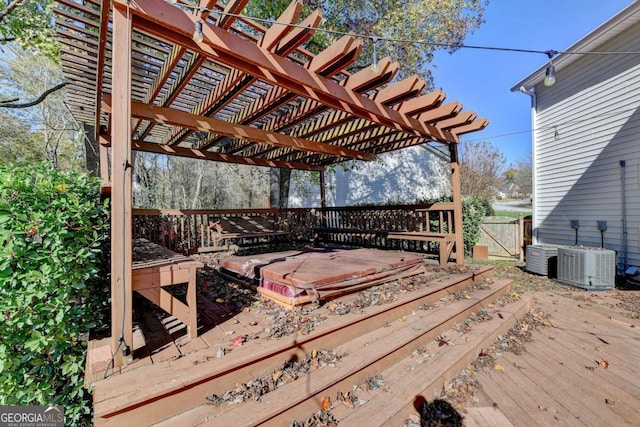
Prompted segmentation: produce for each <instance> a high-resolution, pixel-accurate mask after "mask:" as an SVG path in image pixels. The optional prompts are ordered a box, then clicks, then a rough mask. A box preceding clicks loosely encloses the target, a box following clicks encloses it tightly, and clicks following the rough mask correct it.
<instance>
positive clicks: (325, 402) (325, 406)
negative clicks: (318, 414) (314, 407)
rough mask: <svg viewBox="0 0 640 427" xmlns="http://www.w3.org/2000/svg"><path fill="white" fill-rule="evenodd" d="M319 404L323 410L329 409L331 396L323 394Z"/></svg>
mask: <svg viewBox="0 0 640 427" xmlns="http://www.w3.org/2000/svg"><path fill="white" fill-rule="evenodd" d="M321 406H322V409H323V410H324V411H328V410H329V409H331V398H330V397H329V396H325V397H324V398H323V399H322V403H321Z"/></svg>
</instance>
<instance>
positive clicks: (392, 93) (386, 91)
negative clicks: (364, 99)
mask: <svg viewBox="0 0 640 427" xmlns="http://www.w3.org/2000/svg"><path fill="white" fill-rule="evenodd" d="M426 87H427V83H425V81H424V80H422V79H421V78H420V77H419V76H416V75H413V76H410V77H407V78H406V79H404V80H402V81H400V82H397V83H395V84H392V85H390V86H387V87H385V88H383V89H380V90H379V91H378V93H377V94H376V95H375V96H373V99H375V100H376V101H377V102H379V103H380V104H382V105H386V106H391V105H394V104H397V103H399V102H402V101H406V100H409V99H411V98H414V97H416V96H418V95H420V93H421V92H422V91H423V90H424V88H426ZM398 111H400V110H398Z"/></svg>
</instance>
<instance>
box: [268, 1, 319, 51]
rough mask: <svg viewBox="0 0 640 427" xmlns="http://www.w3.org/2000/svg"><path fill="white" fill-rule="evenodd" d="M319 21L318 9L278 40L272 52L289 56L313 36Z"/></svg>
mask: <svg viewBox="0 0 640 427" xmlns="http://www.w3.org/2000/svg"><path fill="white" fill-rule="evenodd" d="M321 21H322V11H321V10H320V9H316V10H314V11H313V12H312V13H311V15H309V16H307V17H306V18H305V19H304V21H302V22H301V23H300V24H298V26H297V27H295V28H294V29H293V30H291V31H290V32H289V34H287V35H286V36H284V37H283V38H282V40H280V42H279V43H278V45H277V46H276V48H275V50H274V52H275V53H277V54H278V55H280V56H287V55H289V54H290V53H291V52H293V51H294V50H296V49H297V48H298V46H300V45H302V44H304V43H305V42H306V41H307V40H309V39H310V38H311V36H313V34H314V33H315V30H316V28H317V27H318V25H320V22H321Z"/></svg>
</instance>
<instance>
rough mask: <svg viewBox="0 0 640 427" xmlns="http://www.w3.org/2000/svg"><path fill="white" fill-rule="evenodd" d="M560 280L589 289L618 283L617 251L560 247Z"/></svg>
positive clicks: (602, 287) (604, 287) (599, 288)
mask: <svg viewBox="0 0 640 427" xmlns="http://www.w3.org/2000/svg"><path fill="white" fill-rule="evenodd" d="M558 281H559V282H562V283H566V284H568V285H572V286H577V287H579V288H583V289H587V290H606V289H612V288H613V287H615V284H616V253H615V252H614V251H612V250H608V249H601V248H583V247H568V248H558Z"/></svg>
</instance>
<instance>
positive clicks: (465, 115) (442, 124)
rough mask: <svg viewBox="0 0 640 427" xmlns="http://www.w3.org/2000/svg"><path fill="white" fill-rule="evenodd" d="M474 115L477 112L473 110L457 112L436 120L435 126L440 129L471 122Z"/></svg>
mask: <svg viewBox="0 0 640 427" xmlns="http://www.w3.org/2000/svg"><path fill="white" fill-rule="evenodd" d="M476 116H477V114H476V113H475V112H473V111H465V112H462V113H460V114H458V115H457V116H454V117H451V118H449V119H444V120H440V121H438V122H436V126H437V127H439V128H442V129H451V128H456V127H459V126H462V125H466V124H468V123H471V122H472V121H473V120H475V118H476Z"/></svg>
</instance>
